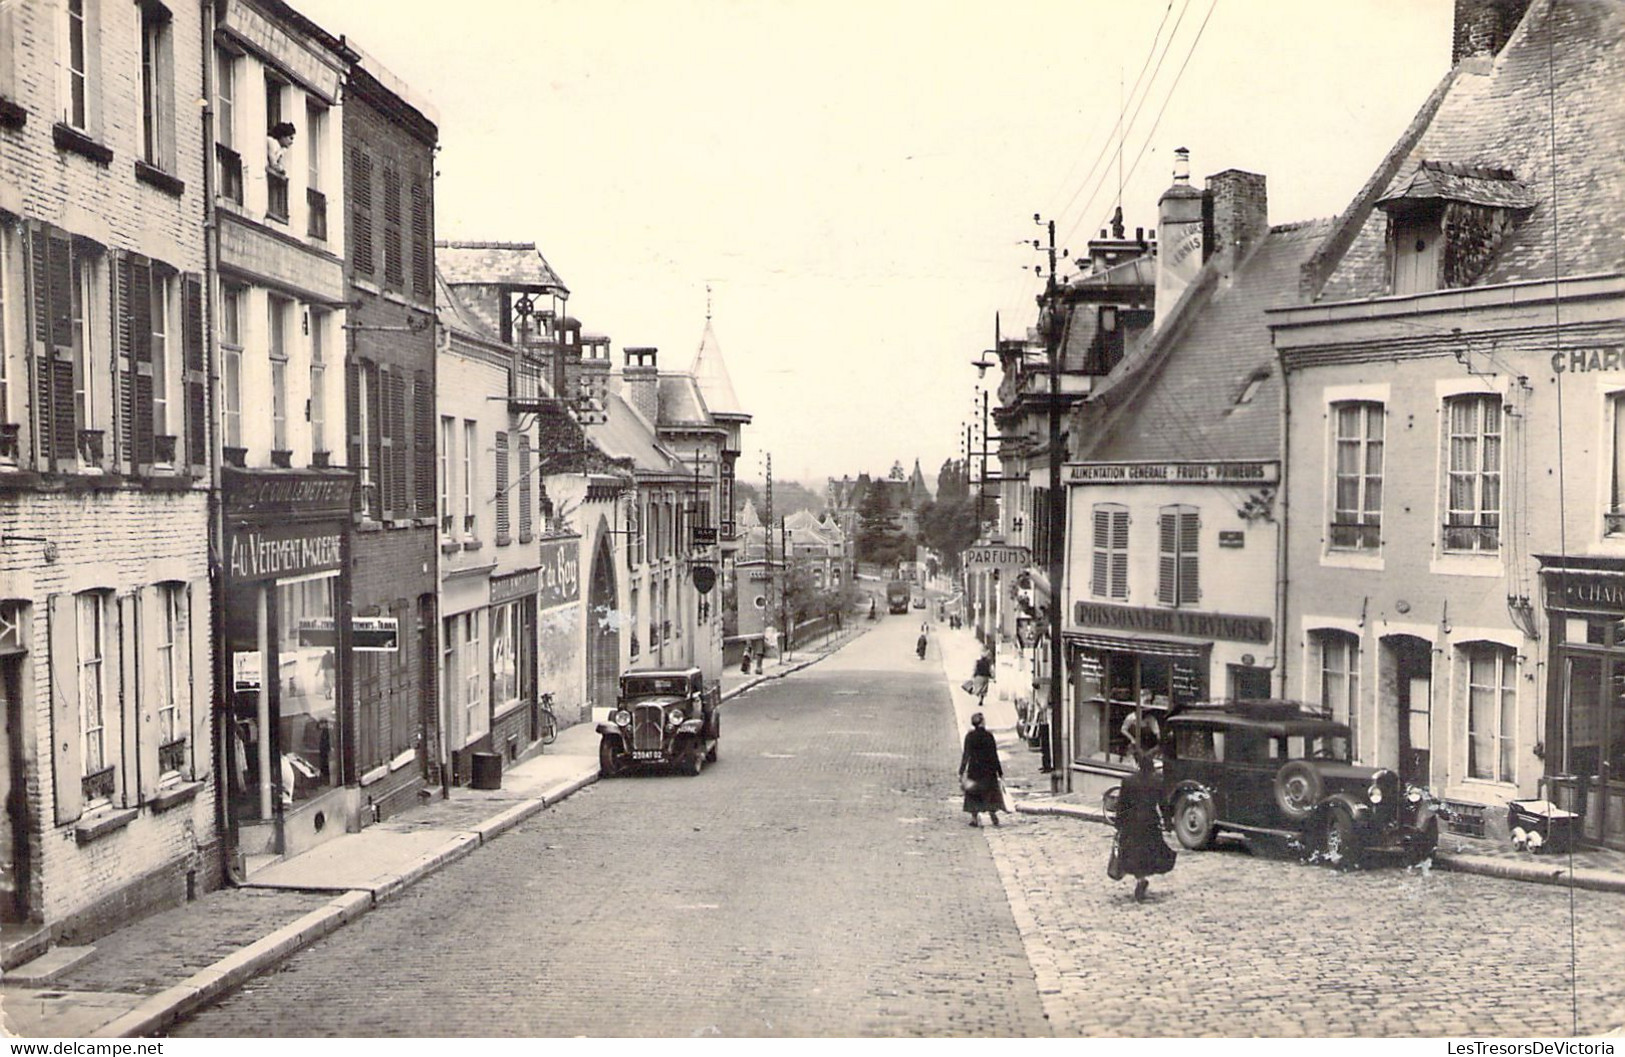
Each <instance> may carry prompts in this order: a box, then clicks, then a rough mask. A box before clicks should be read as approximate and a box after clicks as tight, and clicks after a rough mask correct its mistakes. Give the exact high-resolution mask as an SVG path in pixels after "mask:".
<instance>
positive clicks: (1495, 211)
mask: <svg viewBox="0 0 1625 1057" xmlns="http://www.w3.org/2000/svg"><path fill="white" fill-rule="evenodd" d="M1377 205H1378V207H1379V208H1381V209H1382V210H1384V211H1385V212H1386V213H1387V214H1388V255H1389V258H1388V259H1389V278H1390V289H1391V290H1392V291H1393V293H1395V294H1420V293H1427V292H1428V291H1430V290H1442V289H1449V288H1455V287H1462V286H1471V285H1473V284H1474V283H1476V282H1478V280H1479V279H1480V278H1482V277H1483V276H1484V274H1485V273H1486V272H1487V271H1488V270H1489V269H1490V267H1491V266H1492V265H1494V263H1495V259H1496V255H1497V253H1498V252H1499V251H1500V248H1501V242H1502V240H1503V239H1504V238H1505V237H1506V234H1507V232H1508V231H1510V230H1511V229H1512V228H1513V227H1514V226H1515V225H1516V224H1517V223H1518V222H1519V221H1521V220H1522V219H1523V218H1524V217H1525V216H1527V215H1528V213H1529V210H1531V209H1533V208H1534V205H1535V196H1534V192H1532V191H1531V190H1530V189H1529V188H1528V187H1527V186H1525V185H1524V184H1523V183H1522V182H1520V181H1519V180H1517V179H1516V178H1515V177H1514V175H1513V173H1512V170H1510V169H1495V168H1488V167H1485V166H1477V165H1459V164H1456V163H1453V162H1436V161H1424V162H1422V163H1420V164H1419V165H1418V166H1417V167H1416V168H1415V169H1413V170H1411V171H1410V173H1409V174H1408V175H1403V174H1402V175H1401V176H1400V177H1399V179H1397V180H1395V181H1394V183H1393V184H1392V185H1391V186H1390V187H1389V189H1388V192H1387V193H1386V194H1385V195H1383V197H1382V198H1381V199H1380V200H1379V201H1378V202H1377Z"/></svg>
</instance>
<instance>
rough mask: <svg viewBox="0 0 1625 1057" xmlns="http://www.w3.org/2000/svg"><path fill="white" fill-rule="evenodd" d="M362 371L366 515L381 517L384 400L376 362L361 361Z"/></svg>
mask: <svg viewBox="0 0 1625 1057" xmlns="http://www.w3.org/2000/svg"><path fill="white" fill-rule="evenodd" d="M361 370H362V372H363V373H364V374H365V375H366V379H367V436H366V445H367V454H366V459H367V470H368V472H369V476H370V477H371V478H372V496H371V498H370V500H369V501H368V503H367V516H368V517H372V518H381V517H382V512H383V494H384V472H383V471H384V461H383V437H382V436H381V434H382V432H383V431H382V429H381V428H380V427H381V426H382V421H381V419H380V417H379V416H380V415H381V414H382V412H383V405H384V403H385V401H384V400H382V399H380V395H379V392H378V382H379V379H380V377H381V372H380V371H379V370H378V365H377V364H376V363H363V364H362V365H361Z"/></svg>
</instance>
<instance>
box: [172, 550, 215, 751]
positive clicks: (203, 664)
mask: <svg viewBox="0 0 1625 1057" xmlns="http://www.w3.org/2000/svg"><path fill="white" fill-rule="evenodd" d="M208 610H209V580H208V577H200V578H198V579H196V580H193V581H192V582H191V583H190V584H188V585H187V588H186V598H185V601H184V603H183V604H182V606H181V612H182V613H185V614H186V638H185V641H184V642H178V643H176V644H175V649H176V650H177V651H181V652H184V654H185V656H186V683H185V686H186V704H187V705H188V708H187V709H186V711H185V713H184V715H185V717H186V722H187V723H188V728H187V738H186V741H187V746H186V747H187V749H188V750H189V751H190V756H191V761H192V769H191V771H190V773H189V774H188V777H190V778H191V779H192V780H193V781H201V780H203V779H204V778H207V777H208V776H209V769H210V767H211V765H212V764H213V762H214V737H213V733H212V732H213V730H214V715H213V708H214V664H213V659H214V654H213V652H212V651H211V649H210V639H211V628H210V625H209V612H208Z"/></svg>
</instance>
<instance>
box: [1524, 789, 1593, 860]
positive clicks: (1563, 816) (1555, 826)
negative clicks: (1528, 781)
mask: <svg viewBox="0 0 1625 1057" xmlns="http://www.w3.org/2000/svg"><path fill="white" fill-rule="evenodd" d="M1579 817H1580V816H1579V815H1576V814H1575V813H1574V812H1572V811H1565V810H1563V809H1562V808H1560V807H1558V806H1557V805H1556V804H1554V803H1552V802H1551V801H1550V800H1514V801H1512V802H1511V803H1509V804H1508V805H1507V830H1508V832H1510V831H1512V830H1515V829H1522V830H1523V831H1524V832H1525V833H1538V834H1540V841H1541V843H1540V847H1538V848H1536V849H1535V850H1536V851H1537V852H1552V853H1556V854H1558V855H1566V854H1567V853H1568V851H1569V848H1570V847H1571V846H1572V844H1573V841H1574V824H1575V820H1576V819H1578V818H1579Z"/></svg>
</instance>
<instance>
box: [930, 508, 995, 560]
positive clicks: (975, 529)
mask: <svg viewBox="0 0 1625 1057" xmlns="http://www.w3.org/2000/svg"><path fill="white" fill-rule="evenodd" d="M938 495H939V497H940V495H941V493H940V492H939V493H938ZM984 513H985V511H984ZM984 520H985V519H984ZM981 534H982V526H981V525H980V524H979V523H978V521H977V517H976V498H975V497H974V496H971V495H962V496H959V497H957V498H954V499H946V500H945V499H942V498H938V500H937V501H936V502H935V503H930V504H927V505H926V506H925V507H924V508H922V509H921V511H920V539H921V540H922V541H923V542H924V543H925V545H926V546H927V547H930V548H931V549H932V550H934V551H936V552H937V553H938V554H940V555H942V560H943V562H944V564H945V565H946V566H947V568H949V569H958V568H959V556H960V555H961V554H963V553H964V552H965V548H967V547H969V546H970V545H971V544H973V543H975V542H976V539H977V537H978V536H980V535H981Z"/></svg>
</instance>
